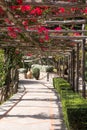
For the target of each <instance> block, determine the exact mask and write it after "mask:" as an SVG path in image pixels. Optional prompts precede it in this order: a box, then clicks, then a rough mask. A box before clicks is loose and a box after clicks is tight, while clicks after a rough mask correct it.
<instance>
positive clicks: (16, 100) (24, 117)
mask: <svg viewBox="0 0 87 130" xmlns="http://www.w3.org/2000/svg"><path fill="white" fill-rule="evenodd" d="M19 85H20V87H22V89H20V91H19V93H17V94H15V95H14V96H13V97H12V98H11V99H10V100H9V101H8V102H6V103H4V104H3V105H1V107H0V117H1V118H0V130H66V129H65V125H64V122H63V116H62V112H61V103H60V100H59V99H58V97H57V94H56V93H55V91H54V89H53V86H52V83H51V82H47V81H46V80H35V79H29V80H28V79H23V77H22V79H20V84H19ZM23 88H25V89H23ZM23 90H24V91H23ZM3 114H4V116H3Z"/></svg>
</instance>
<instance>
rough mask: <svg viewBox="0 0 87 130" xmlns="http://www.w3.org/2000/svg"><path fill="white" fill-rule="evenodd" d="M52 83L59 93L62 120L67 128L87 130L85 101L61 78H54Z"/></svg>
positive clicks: (86, 102) (86, 105)
mask: <svg viewBox="0 0 87 130" xmlns="http://www.w3.org/2000/svg"><path fill="white" fill-rule="evenodd" d="M53 85H54V87H55V88H56V90H57V92H58V93H59V94H60V98H61V101H62V108H63V114H64V120H65V123H66V125H67V128H68V130H87V101H86V99H84V98H83V97H81V96H80V95H79V94H78V93H75V92H73V91H72V89H71V87H70V84H69V83H68V82H67V81H66V80H64V79H62V78H54V79H53Z"/></svg>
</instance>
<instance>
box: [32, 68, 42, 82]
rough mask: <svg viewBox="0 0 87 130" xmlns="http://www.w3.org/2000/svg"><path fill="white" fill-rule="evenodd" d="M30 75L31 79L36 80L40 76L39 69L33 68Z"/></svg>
mask: <svg viewBox="0 0 87 130" xmlns="http://www.w3.org/2000/svg"><path fill="white" fill-rule="evenodd" d="M32 74H33V77H34V78H35V79H37V80H38V79H39V76H40V69H39V68H33V70H32Z"/></svg>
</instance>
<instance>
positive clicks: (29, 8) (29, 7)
mask: <svg viewBox="0 0 87 130" xmlns="http://www.w3.org/2000/svg"><path fill="white" fill-rule="evenodd" d="M20 9H21V11H22V12H23V13H24V12H26V11H30V10H31V6H30V5H23V6H20Z"/></svg>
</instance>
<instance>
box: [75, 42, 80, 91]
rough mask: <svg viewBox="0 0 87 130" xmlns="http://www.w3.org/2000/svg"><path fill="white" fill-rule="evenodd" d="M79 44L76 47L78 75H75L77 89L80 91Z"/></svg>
mask: <svg viewBox="0 0 87 130" xmlns="http://www.w3.org/2000/svg"><path fill="white" fill-rule="evenodd" d="M79 67H80V66H79V43H78V44H77V45H76V75H75V89H76V92H78V91H79Z"/></svg>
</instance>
